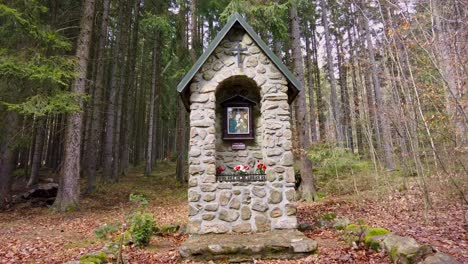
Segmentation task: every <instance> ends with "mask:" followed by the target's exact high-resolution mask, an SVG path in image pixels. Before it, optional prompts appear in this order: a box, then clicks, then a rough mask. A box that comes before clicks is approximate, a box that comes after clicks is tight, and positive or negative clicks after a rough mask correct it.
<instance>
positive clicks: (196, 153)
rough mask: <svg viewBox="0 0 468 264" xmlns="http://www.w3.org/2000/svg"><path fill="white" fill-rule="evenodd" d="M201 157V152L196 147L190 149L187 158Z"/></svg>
mask: <svg viewBox="0 0 468 264" xmlns="http://www.w3.org/2000/svg"><path fill="white" fill-rule="evenodd" d="M200 155H201V150H200V149H199V148H197V147H192V148H190V152H189V156H190V157H198V156H200Z"/></svg>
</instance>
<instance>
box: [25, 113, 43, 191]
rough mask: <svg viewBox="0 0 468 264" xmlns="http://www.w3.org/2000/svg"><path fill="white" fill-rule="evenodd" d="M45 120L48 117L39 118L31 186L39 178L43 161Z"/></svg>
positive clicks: (29, 185) (29, 182)
mask: <svg viewBox="0 0 468 264" xmlns="http://www.w3.org/2000/svg"><path fill="white" fill-rule="evenodd" d="M45 121H46V117H40V118H38V120H37V127H36V142H35V146H34V154H33V158H32V163H31V174H30V177H29V181H28V184H27V186H28V187H31V186H33V185H35V184H36V183H37V181H38V180H39V169H40V168H41V163H42V151H43V149H44V140H45V138H44V136H45V129H46V127H45Z"/></svg>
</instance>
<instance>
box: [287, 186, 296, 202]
mask: <svg viewBox="0 0 468 264" xmlns="http://www.w3.org/2000/svg"><path fill="white" fill-rule="evenodd" d="M285 194H286V199H287V200H288V201H290V202H295V201H296V190H294V188H289V190H286V191H285Z"/></svg>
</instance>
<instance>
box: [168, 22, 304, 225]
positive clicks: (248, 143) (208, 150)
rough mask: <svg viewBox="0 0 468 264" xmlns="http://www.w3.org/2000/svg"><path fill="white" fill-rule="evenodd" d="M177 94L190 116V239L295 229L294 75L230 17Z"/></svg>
mask: <svg viewBox="0 0 468 264" xmlns="http://www.w3.org/2000/svg"><path fill="white" fill-rule="evenodd" d="M177 89H178V92H179V93H180V95H181V97H182V99H183V102H184V104H185V106H186V108H187V110H188V111H189V112H190V139H189V140H190V143H189V146H190V148H189V158H188V162H189V174H190V177H189V190H188V202H189V223H188V226H187V229H188V232H189V233H190V234H211V233H215V234H220V233H252V232H253V233H255V232H266V231H272V230H284V229H295V228H296V225H297V220H296V207H295V205H294V204H293V202H294V200H295V189H294V186H295V176H294V169H293V162H294V161H293V153H292V132H291V103H292V101H293V100H294V98H295V97H296V95H297V94H298V93H299V91H300V89H301V86H300V83H299V82H298V81H297V79H296V78H295V77H294V75H293V74H292V73H291V72H290V71H289V70H288V69H287V68H286V66H285V65H284V64H283V63H282V62H281V60H280V59H279V58H278V57H277V56H276V55H275V54H273V52H272V51H271V50H270V49H269V48H268V47H267V45H266V44H265V43H264V42H263V41H262V40H261V39H260V37H259V36H258V35H257V34H256V33H255V32H254V31H253V29H252V28H251V27H250V26H249V25H248V24H247V22H246V21H245V20H244V19H243V18H242V17H241V16H240V15H239V14H235V15H233V16H232V17H231V18H230V20H229V21H228V22H227V24H226V25H225V26H224V28H223V29H222V30H221V31H220V32H219V34H218V35H217V37H216V38H215V39H214V40H213V41H212V43H211V44H210V45H209V47H208V48H207V50H206V51H205V52H204V53H203V54H202V55H201V57H200V58H199V59H198V61H197V62H196V63H195V65H194V66H193V67H192V69H191V70H190V71H189V73H188V74H187V75H186V76H185V77H184V78H183V80H182V81H181V82H180V84H179V85H178V87H177ZM259 164H261V165H260V166H259ZM239 165H242V166H243V167H242V168H244V169H245V168H246V167H247V168H249V170H247V171H245V170H244V171H242V169H239V167H237V166H239ZM263 166H264V167H263ZM258 167H263V168H265V170H263V169H262V168H260V169H259V168H258ZM237 169H239V170H237Z"/></svg>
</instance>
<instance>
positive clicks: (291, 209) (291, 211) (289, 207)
mask: <svg viewBox="0 0 468 264" xmlns="http://www.w3.org/2000/svg"><path fill="white" fill-rule="evenodd" d="M285 207H286V215H287V216H291V215H296V212H297V208H296V206H295V205H294V204H286V206H285Z"/></svg>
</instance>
